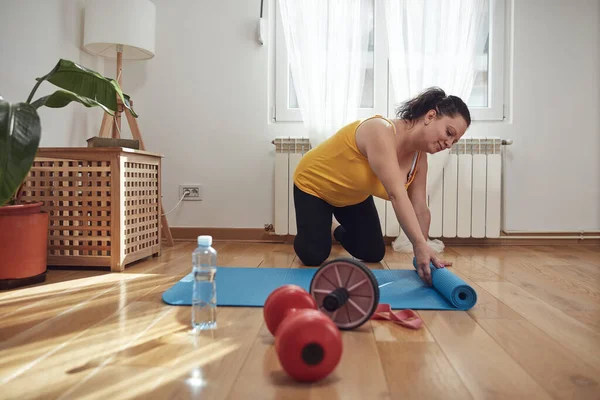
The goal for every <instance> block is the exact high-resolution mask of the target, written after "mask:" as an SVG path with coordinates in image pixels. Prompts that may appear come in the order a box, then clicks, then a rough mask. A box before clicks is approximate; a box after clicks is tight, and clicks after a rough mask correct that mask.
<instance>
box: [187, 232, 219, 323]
mask: <svg viewBox="0 0 600 400" xmlns="http://www.w3.org/2000/svg"><path fill="white" fill-rule="evenodd" d="M211 246H212V237H211V236H198V247H196V249H195V250H194V252H193V253H192V264H193V268H192V275H193V277H194V280H193V282H194V285H193V290H192V328H193V329H194V330H205V329H215V328H216V327H217V286H216V282H215V278H216V274H217V268H216V265H217V251H216V250H215V249H214V248H212V247H211Z"/></svg>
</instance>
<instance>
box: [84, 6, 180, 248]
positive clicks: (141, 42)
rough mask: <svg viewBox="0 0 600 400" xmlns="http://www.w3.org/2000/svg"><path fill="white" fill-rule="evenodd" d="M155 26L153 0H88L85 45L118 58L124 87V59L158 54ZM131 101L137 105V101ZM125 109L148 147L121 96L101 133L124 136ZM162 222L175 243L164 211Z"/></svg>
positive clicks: (134, 132)
mask: <svg viewBox="0 0 600 400" xmlns="http://www.w3.org/2000/svg"><path fill="white" fill-rule="evenodd" d="M155 30H156V6H155V4H154V3H153V2H152V1H150V0H126V1H123V0H88V2H87V5H86V8H85V21H84V35H83V47H84V49H85V50H86V51H87V52H88V53H91V54H94V55H98V56H101V57H106V58H116V59H117V72H116V80H117V82H118V83H119V86H120V87H121V88H122V87H123V84H122V82H123V71H122V67H123V59H125V60H147V59H150V58H152V57H154V41H155ZM130 102H131V106H133V101H132V100H130ZM123 113H125V117H126V118H127V122H128V124H129V128H130V130H131V135H132V136H133V138H134V139H136V140H138V141H139V143H140V149H141V150H145V149H146V148H145V146H144V141H143V140H142V134H141V132H140V128H139V126H138V123H137V120H136V118H135V117H134V116H133V115H132V114H131V112H130V111H129V110H128V109H127V108H126V107H124V106H123V103H122V102H121V99H120V98H119V97H118V96H117V112H116V113H115V116H114V117H113V116H112V115H109V114H108V113H104V116H103V118H102V125H101V126H100V137H113V138H119V137H120V136H121V135H120V132H121V115H122V114H123ZM111 128H112V129H111ZM162 208H163V207H162V199H161V209H162ZM161 224H162V226H163V232H165V236H166V239H167V244H168V245H169V246H173V236H172V235H171V230H170V229H169V224H168V221H167V217H166V216H164V215H161Z"/></svg>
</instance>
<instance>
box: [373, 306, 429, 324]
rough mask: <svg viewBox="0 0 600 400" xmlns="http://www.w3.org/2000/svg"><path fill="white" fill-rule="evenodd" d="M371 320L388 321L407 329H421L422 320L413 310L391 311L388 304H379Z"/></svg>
mask: <svg viewBox="0 0 600 400" xmlns="http://www.w3.org/2000/svg"><path fill="white" fill-rule="evenodd" d="M371 319H376V320H382V319H385V320H388V321H392V322H395V323H397V324H398V325H402V326H404V327H406V328H409V329H421V327H422V326H423V320H422V319H421V318H419V316H418V315H417V314H416V313H415V312H414V311H413V310H400V311H396V312H394V311H392V308H391V307H390V305H389V304H379V305H378V306H377V309H376V310H375V313H373V316H372V317H371Z"/></svg>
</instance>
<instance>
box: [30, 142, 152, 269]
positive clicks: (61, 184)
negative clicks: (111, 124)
mask: <svg viewBox="0 0 600 400" xmlns="http://www.w3.org/2000/svg"><path fill="white" fill-rule="evenodd" d="M161 158H162V157H161V156H160V155H158V154H154V153H149V152H146V151H140V150H132V149H127V148H121V147H117V148H90V147H64V148H63V147H61V148H40V149H39V150H38V153H37V156H36V159H35V161H34V164H33V167H32V168H31V171H30V172H29V175H28V176H27V178H26V180H25V184H24V185H23V187H22V189H21V193H22V199H23V200H26V201H34V202H35V201H40V202H42V203H43V206H42V210H43V211H45V212H47V213H48V214H49V216H50V223H49V227H48V229H49V232H48V265H54V266H73V267H81V266H83V267H110V269H111V271H123V270H124V268H125V266H126V265H127V264H129V263H131V262H133V261H137V260H139V259H142V258H145V257H148V256H152V255H158V254H160V240H161V224H160V216H161V212H162V210H161V201H160V200H161V180H160V171H161Z"/></svg>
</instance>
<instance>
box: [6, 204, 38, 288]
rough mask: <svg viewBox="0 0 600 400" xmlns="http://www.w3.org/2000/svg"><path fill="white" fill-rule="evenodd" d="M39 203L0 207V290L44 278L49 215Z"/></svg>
mask: <svg viewBox="0 0 600 400" xmlns="http://www.w3.org/2000/svg"><path fill="white" fill-rule="evenodd" d="M41 206H42V203H31V204H23V205H16V206H2V207H0V290H5V289H13V288H15V287H19V286H24V285H30V284H34V283H39V282H43V281H45V280H46V270H47V268H46V263H47V251H48V220H49V218H48V214H47V213H45V212H42V211H41Z"/></svg>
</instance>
